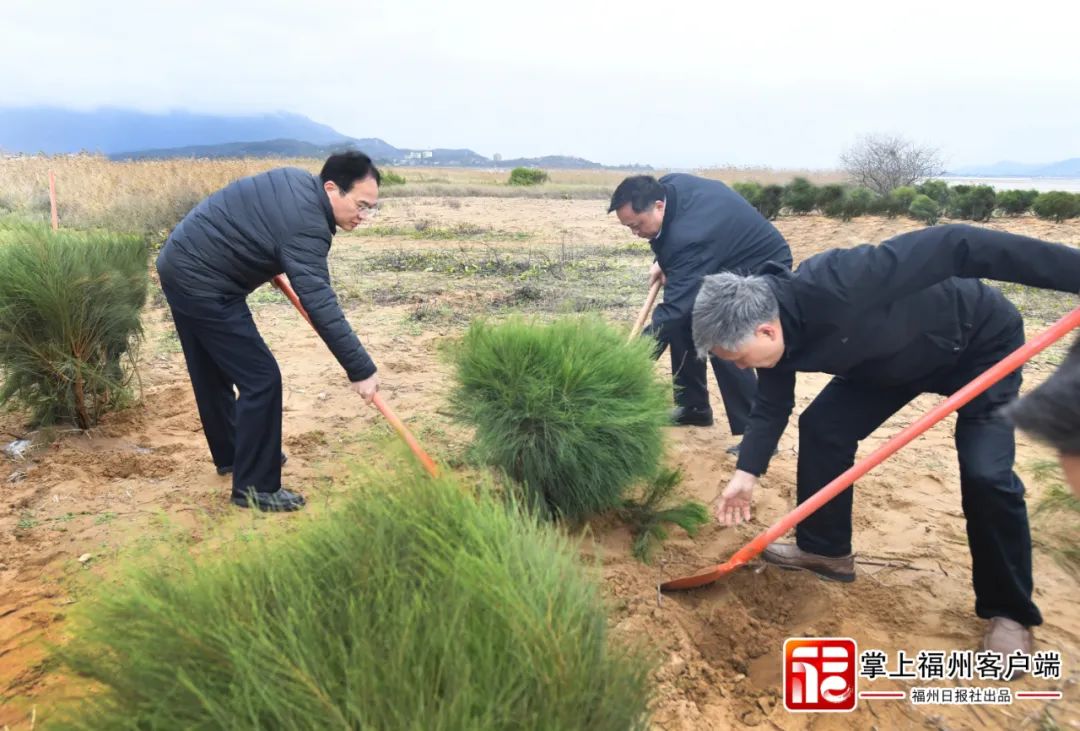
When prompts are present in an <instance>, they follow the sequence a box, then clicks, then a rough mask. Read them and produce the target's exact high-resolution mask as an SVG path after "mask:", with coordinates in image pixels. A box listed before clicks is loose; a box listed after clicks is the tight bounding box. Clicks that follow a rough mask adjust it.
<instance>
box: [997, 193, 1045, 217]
mask: <svg viewBox="0 0 1080 731" xmlns="http://www.w3.org/2000/svg"><path fill="white" fill-rule="evenodd" d="M1038 197H1039V191H1037V190H1005V191H1002V192H1001V193H998V195H997V207H998V208H1000V209H1001V212H1002V213H1004V214H1005V215H1006V216H1019V215H1020V214H1022V213H1027V212H1028V211H1029V210H1031V204H1032V203H1034V202H1035V199H1036V198H1038Z"/></svg>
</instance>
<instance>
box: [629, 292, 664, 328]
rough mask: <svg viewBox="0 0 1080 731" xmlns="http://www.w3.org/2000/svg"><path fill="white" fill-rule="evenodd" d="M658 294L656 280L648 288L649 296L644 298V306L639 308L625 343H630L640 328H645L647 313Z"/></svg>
mask: <svg viewBox="0 0 1080 731" xmlns="http://www.w3.org/2000/svg"><path fill="white" fill-rule="evenodd" d="M659 293H660V280H659V279H657V280H656V281H655V282H653V285H652V287H650V288H649V296H648V297H646V298H645V304H644V305H642V306H641V312H639V313H638V316H637V320H636V321H635V322H634V327H633V329H632V330H630V338H629V340H628V341H627V342H630V341H632V340H633V339H634V338H636V337H637V336H638V333H640V332H641V330H642V328H644V327H645V318H647V317H648V316H649V311H650V310H652V306H653V303H654V302H656V295H657V294H659Z"/></svg>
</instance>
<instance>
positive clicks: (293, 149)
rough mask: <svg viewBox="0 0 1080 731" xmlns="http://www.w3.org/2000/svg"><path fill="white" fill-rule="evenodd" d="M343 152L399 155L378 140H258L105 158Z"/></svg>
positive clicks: (379, 157)
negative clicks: (325, 141) (358, 151)
mask: <svg viewBox="0 0 1080 731" xmlns="http://www.w3.org/2000/svg"><path fill="white" fill-rule="evenodd" d="M344 149H354V150H361V151H362V152H365V153H367V155H368V156H369V157H371V158H372V159H373V160H387V159H394V158H396V157H398V156H399V155H400V154H401V151H400V150H398V149H397V148H396V147H393V146H392V145H389V144H387V143H386V142H384V141H382V140H380V139H374V138H373V139H366V140H348V138H342V140H341V141H339V142H338V143H337V144H333V145H316V144H312V143H311V142H304V141H302V140H289V139H283V140H259V141H256V142H226V143H224V144H220V145H187V146H184V147H166V148H163V149H157V150H134V151H130V152H117V153H113V154H112V155H109V157H110V158H111V159H113V160H164V159H169V158H192V157H326V156H328V155H330V154H331V153H334V152H340V151H341V150H344Z"/></svg>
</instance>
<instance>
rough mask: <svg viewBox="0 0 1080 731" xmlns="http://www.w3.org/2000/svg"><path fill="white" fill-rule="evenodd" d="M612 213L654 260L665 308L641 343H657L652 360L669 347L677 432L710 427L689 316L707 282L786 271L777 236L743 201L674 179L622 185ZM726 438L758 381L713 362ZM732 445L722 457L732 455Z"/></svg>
mask: <svg viewBox="0 0 1080 731" xmlns="http://www.w3.org/2000/svg"><path fill="white" fill-rule="evenodd" d="M612 211H614V212H615V215H616V216H617V217H618V219H619V222H620V223H621V224H623V225H624V226H626V227H627V228H629V229H630V231H631V232H632V233H633V234H634V235H635V236H638V237H640V238H643V239H648V240H649V245H650V246H651V247H652V250H653V253H654V254H655V255H656V260H655V261H654V262H653V265H652V268H651V270H650V271H649V286H650V287H651V286H652V284H653V282H655V281H656V280H658V279H659V280H660V281H661V283H662V284H663V285H664V301H663V303H661V304H660V305H659V306H657V308H656V310H655V312H654V313H653V319H652V324H651V325H650V326H649V327H648V328H647V329H646V331H645V334H646V335H650V334H651V335H653V336H655V337H656V338H657V340H658V341H659V344H660V347H659V349H658V352H657V357H659V356H660V353H663V351H664V348H666V347H668V346H670V347H671V372H672V376H673V380H674V382H675V404H676V407H677V408H676V409H675V413H674V414H673V415H672V416H673V420H674V422H675V423H676V424H681V425H693V426H711V425H712V423H713V414H712V408H711V407H710V405H709V387H708V384H707V383H706V368H705V363H704V362H702V361H699V360H698V359H697V358H695V357H694V354H693V353H694V342H693V335H692V331H691V314H692V313H691V310H692V308H693V305H694V295H696V294H697V291H698V287H700V286H701V279H702V277H704V276H705V275H707V274H715V273H717V272H721V271H731V272H738V273H741V274H753V273H755V272H757V271H759V270H760V269H761V268H762V267H763V266H764V265H765V264H766V263H768V262H770V261H774V262H779V263H781V264H783V265H784V266H787V267H790V266H791V250H790V249H789V248H788V245H787V242H786V241H784V237H783V236H781V235H780V232H779V231H777V230H776V228H775V227H774V226H773V225H772V224H771V223H769V222H768V221H766V220H765V218H764V217H763V216H762V215H761V214H760V213H758V211H757V209H755V208H754V207H753V206H751V205H750V204H749V203H747V202H746V200H745V199H744V198H743V197H742V196H741V195H739V194H738V193H736V192H735V191H733V190H731V188H729V187H727V186H726V185H724V184H723V183H721V182H720V181H718V180H708V179H705V178H699V177H696V176H693V175H686V174H682V173H676V174H672V175H665V176H664V177H662V178H660V180H659V181H658V180H656V179H655V178H653V177H651V176H649V175H637V176H633V177H629V178H626V179H625V180H624V181H623V182H622V183H620V184H619V187H618V188H616V189H615V193H614V194H613V195H612V196H611V205H610V206H609V207H608V213H611V212H612ZM710 360H711V362H712V368H713V373H714V374H715V375H716V382H717V384H718V385H719V386H720V395H721V397H722V398H723V401H724V411H725V412H726V413H727V418H728V424H729V426H730V427H731V433H732V434H734V435H736V436H738V435H741V434H743V433H744V431H745V429H746V422H747V419H748V418H749V416H750V404H751V402H752V400H753V397H754V389H755V388H756V385H757V378H756V376H755V375H754V372H753V371H752V370H745V371H741V370H739V369H738V368H735V367H734V366H732V365H731V364H730V363H727V362H725V361H722V360H719V359H717V358H711V359H710ZM737 451H738V445H735V446H732V447H731V448H729V449H728V452H730V453H732V454H734V453H737Z"/></svg>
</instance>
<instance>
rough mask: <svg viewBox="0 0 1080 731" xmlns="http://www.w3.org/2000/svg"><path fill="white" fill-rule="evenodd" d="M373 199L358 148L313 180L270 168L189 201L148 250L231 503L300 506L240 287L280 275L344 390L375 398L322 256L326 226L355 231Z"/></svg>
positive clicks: (275, 393) (277, 375)
mask: <svg viewBox="0 0 1080 731" xmlns="http://www.w3.org/2000/svg"><path fill="white" fill-rule="evenodd" d="M378 198H379V171H378V170H377V169H376V168H375V166H374V165H373V164H372V162H371V160H370V159H369V158H368V157H367V155H364V154H363V153H359V152H348V153H344V154H340V155H332V156H331V157H330V158H329V159H327V161H326V163H325V165H324V166H323V168H322V172H321V173H320V174H319V175H318V176H315V175H312V174H311V173H308V172H306V171H304V170H300V169H298V168H278V169H275V170H270V171H268V172H265V173H261V174H259V175H254V176H252V177H248V178H243V179H241V180H237V181H236V182H234V183H232V184H230V185H228V186H227V187H225V188H223V189H222V190H219V191H218V192H217V193H214V194H213V195H211V196H210V197H209V198H207V199H206V200H204V201H202V202H201V203H199V205H197V206H196V207H195V208H194V209H193V210H192V211H191V212H190V213H188V215H187V216H185V217H184V220H183V221H181V222H180V223H179V224H178V225H177V226H176V228H175V229H174V230H173V232H172V234H171V235H170V236H169V238H168V240H167V241H166V242H165V246H163V247H162V249H161V253H160V254H159V255H158V258H157V270H158V274H159V275H160V278H161V288H162V290H164V292H165V298H166V299H167V300H168V302H169V307H170V309H171V310H172V315H173V322H174V323H175V325H176V332H177V335H178V336H179V339H180V344H181V346H182V347H183V350H184V359H185V360H186V362H187V368H188V374H189V375H190V377H191V385H192V387H193V389H194V391H195V401H196V403H197V404H198V408H199V417H200V418H201V419H202V424H203V432H204V433H205V435H206V441H207V442H208V443H209V445H210V454H211V456H212V457H213V460H214V464H215V465H217V471H218V474H222V475H225V474H228V473H230V472H231V473H232V502H233V503H234V504H236V505H240V506H247V505H249V504H254V505H255V506H256V507H258V508H259V509H261V510H272V511H287V510H297V509H299V508H300V507H301V506H303V504H304V498H303V497H301V496H300V495H298V494H296V493H294V492H291V491H289V490H286V489H284V488H282V487H281V466H282V464H283V463H284V461H285V455H284V454H283V453H282V451H281V372H280V370H278V365H277V361H275V360H274V356H273V354H271V352H270V350H269V348H267V347H266V343H265V342H263V339H262V336H260V335H259V331H258V329H257V328H256V327H255V321H254V320H253V319H252V317H251V311H250V310H249V309H248V306H247V301H246V298H247V295H248V294H250V293H251V292H252V291H254V290H255V289H256V288H257V287H259V286H261V285H263V284H266V283H267V282H268V281H270V279H272V278H273V277H275V276H276V275H278V274H281V273H284V274H286V275H287V276H288V278H289V280H290V281H291V283H292V286H293V289H294V290H295V291H296V294H297V296H298V297H299V298H300V302H301V304H303V306H304V309H305V310H307V313H308V315H309V316H310V317H311V320H312V323H313V324H314V326H315V329H316V330H317V331H318V333H319V335H320V336H321V337H322V339H323V340H324V341H325V342H326V344H327V346H328V347H329V348H330V351H331V352H332V353H333V354H334V356H335V357H336V358H337V360H338V362H339V363H340V364H341V366H342V368H344V369H345V373H346V375H347V376H348V378H349V381H350V383H351V387H352V389H353V390H354V391H355V392H356V393H358V394H360V396H362V397H363V398H364V400H365V401H367V402H369V403H370V402H371V400H372V399H373V398H374V396H375V392H376V391H377V389H378V383H379V382H378V377H377V376H376V375H375V370H376V369H375V364H374V363H373V362H372V360H371V358H370V357H369V356H368V354H367V352H366V351H365V350H364V347H363V346H362V345H361V344H360V340H359V339H358V338H357V337H356V334H355V333H354V332H353V330H352V328H351V327H350V326H349V323H348V321H347V320H346V319H345V315H344V314H343V313H342V311H341V307H340V306H339V305H338V302H337V297H336V296H335V294H334V290H333V289H332V288H331V286H330V274H329V270H328V268H327V263H326V259H327V255H328V254H329V252H330V242H331V240H332V239H333V236H334V233H335V231H336V227H338V226H340V227H341V228H342V229H344V230H346V231H351V230H353V229H354V228H356V227H357V226H358V225H360V223H361V222H362V221H364V220H365V219H367V218H368V217H370V216H371V215H372V213H373V212H374V210H375V208H376V206H377V203H378ZM234 386H235V388H236V392H238V393H239V396H236V395H235V394H234V391H233V388H234Z"/></svg>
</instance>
